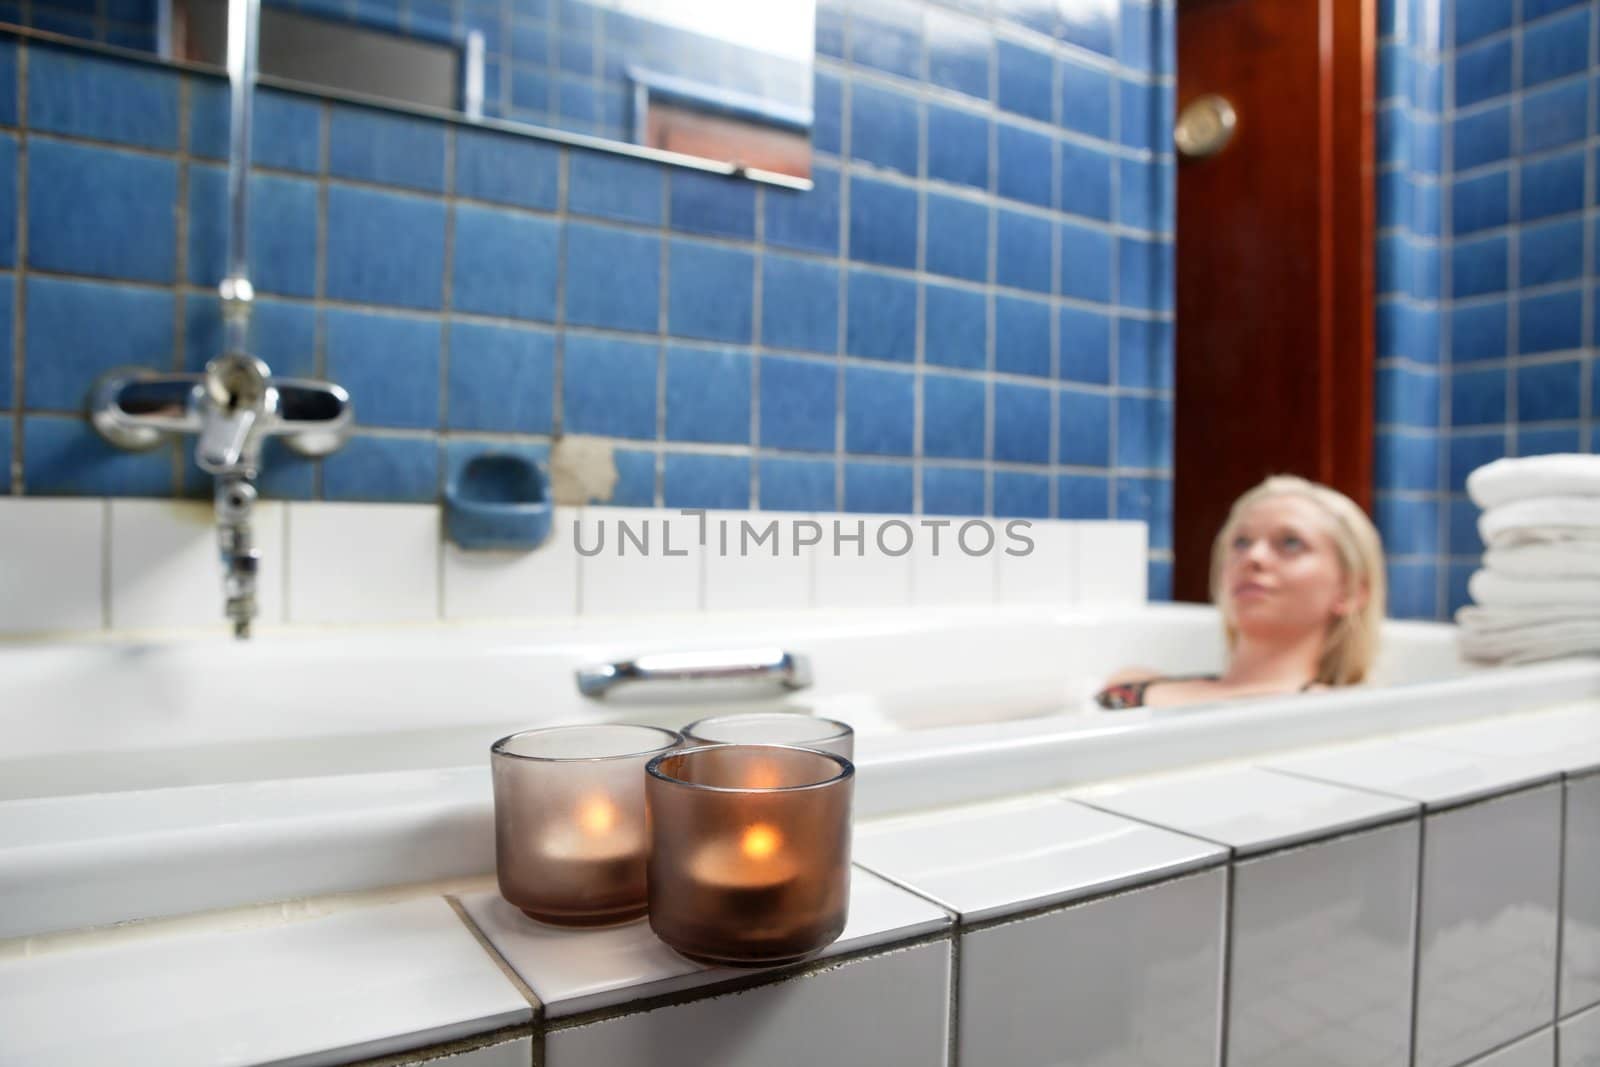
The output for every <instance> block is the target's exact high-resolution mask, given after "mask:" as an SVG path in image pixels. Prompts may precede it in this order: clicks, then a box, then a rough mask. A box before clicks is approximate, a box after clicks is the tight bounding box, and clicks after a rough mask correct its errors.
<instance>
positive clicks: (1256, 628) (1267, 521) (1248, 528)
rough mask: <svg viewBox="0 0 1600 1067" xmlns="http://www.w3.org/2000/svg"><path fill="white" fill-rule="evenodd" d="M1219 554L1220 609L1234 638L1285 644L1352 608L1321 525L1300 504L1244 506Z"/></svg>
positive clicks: (1271, 501)
mask: <svg viewBox="0 0 1600 1067" xmlns="http://www.w3.org/2000/svg"><path fill="white" fill-rule="evenodd" d="M1227 553H1228V554H1227V562H1226V563H1225V564H1224V566H1223V570H1222V589H1221V593H1222V597H1223V603H1222V605H1221V607H1222V609H1223V612H1224V614H1225V615H1226V616H1227V618H1228V619H1229V620H1230V621H1231V622H1232V623H1233V625H1234V627H1235V629H1237V630H1238V631H1239V632H1240V633H1241V634H1248V635H1251V636H1261V637H1267V636H1278V637H1283V638H1288V637H1294V636H1296V635H1299V634H1303V633H1305V632H1307V631H1308V630H1313V629H1315V630H1319V631H1321V630H1325V629H1326V628H1327V626H1328V624H1329V623H1331V622H1332V621H1333V620H1334V619H1335V618H1336V617H1337V616H1339V615H1343V614H1345V613H1346V612H1347V611H1349V610H1350V608H1351V606H1352V605H1351V603H1350V598H1349V597H1348V596H1347V595H1346V592H1345V588H1344V585H1345V582H1344V568H1343V566H1342V565H1341V564H1340V562H1339V553H1338V549H1337V548H1336V547H1335V546H1334V541H1333V537H1332V535H1331V534H1329V532H1328V529H1327V520H1326V519H1325V518H1324V517H1323V514H1322V511H1321V509H1320V508H1318V507H1317V506H1316V505H1315V504H1313V503H1312V502H1311V501H1309V500H1306V499H1304V498H1302V497H1298V496H1291V495H1287V494H1286V495H1282V496H1273V497H1267V498H1266V499H1264V500H1258V501H1256V502H1255V503H1254V504H1252V505H1250V506H1249V507H1248V508H1247V509H1246V510H1245V512H1244V515H1243V516H1242V518H1241V521H1240V523H1239V527H1238V529H1237V530H1235V531H1234V535H1233V540H1232V541H1231V543H1230V544H1229V545H1228V546H1227Z"/></svg>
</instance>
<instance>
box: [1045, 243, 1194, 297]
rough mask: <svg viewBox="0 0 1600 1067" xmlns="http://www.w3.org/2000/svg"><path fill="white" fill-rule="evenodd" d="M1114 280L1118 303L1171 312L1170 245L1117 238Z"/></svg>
mask: <svg viewBox="0 0 1600 1067" xmlns="http://www.w3.org/2000/svg"><path fill="white" fill-rule="evenodd" d="M1063 256H1065V253H1063ZM1117 276H1118V282H1117V284H1118V286H1119V288H1118V290H1117V303H1119V304H1121V305H1123V306H1124V307H1134V308H1147V309H1150V310H1155V311H1170V310H1171V309H1172V245H1171V244H1169V243H1168V242H1166V241H1141V240H1138V239H1136V238H1132V237H1119V238H1118V239H1117Z"/></svg>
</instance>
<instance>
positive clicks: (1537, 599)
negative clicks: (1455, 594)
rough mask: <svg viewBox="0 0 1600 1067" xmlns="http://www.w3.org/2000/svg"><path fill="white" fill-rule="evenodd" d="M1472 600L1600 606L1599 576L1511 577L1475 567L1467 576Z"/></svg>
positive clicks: (1491, 603) (1503, 604)
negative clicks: (1468, 576) (1469, 575)
mask: <svg viewBox="0 0 1600 1067" xmlns="http://www.w3.org/2000/svg"><path fill="white" fill-rule="evenodd" d="M1467 592H1468V593H1470V594H1472V599H1473V602H1474V603H1477V604H1479V605H1481V606H1483V607H1486V608H1502V607H1503V608H1516V607H1553V606H1555V605H1558V604H1567V605H1583V606H1588V605H1594V606H1595V607H1596V608H1600V578H1513V577H1510V576H1508V575H1504V574H1496V573H1495V572H1494V571H1487V570H1477V571H1473V572H1472V577H1471V578H1468V579H1467Z"/></svg>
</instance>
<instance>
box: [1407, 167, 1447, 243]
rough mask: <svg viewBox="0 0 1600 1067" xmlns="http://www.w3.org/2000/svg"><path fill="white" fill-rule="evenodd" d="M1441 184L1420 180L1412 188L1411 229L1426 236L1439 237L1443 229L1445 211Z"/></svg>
mask: <svg viewBox="0 0 1600 1067" xmlns="http://www.w3.org/2000/svg"><path fill="white" fill-rule="evenodd" d="M1442 200H1443V197H1441V196H1440V195H1439V186H1438V185H1436V184H1435V183H1433V182H1420V181H1419V182H1418V183H1417V184H1416V185H1415V186H1413V187H1412V189H1411V229H1412V231H1413V232H1415V233H1419V234H1422V235H1423V236H1424V237H1438V236H1439V235H1440V234H1441V232H1442V230H1443V226H1442V219H1443V215H1444V212H1443V210H1442V204H1441V201H1442Z"/></svg>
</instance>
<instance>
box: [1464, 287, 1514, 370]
mask: <svg viewBox="0 0 1600 1067" xmlns="http://www.w3.org/2000/svg"><path fill="white" fill-rule="evenodd" d="M1507 337H1508V334H1507V329H1506V304H1505V301H1503V300H1494V301H1491V302H1489V303H1487V304H1471V305H1466V306H1463V307H1457V308H1454V309H1452V310H1451V312H1450V359H1451V361H1452V362H1455V363H1470V362H1472V361H1473V360H1479V359H1501V358H1503V357H1504V356H1505V354H1506V344H1507Z"/></svg>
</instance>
